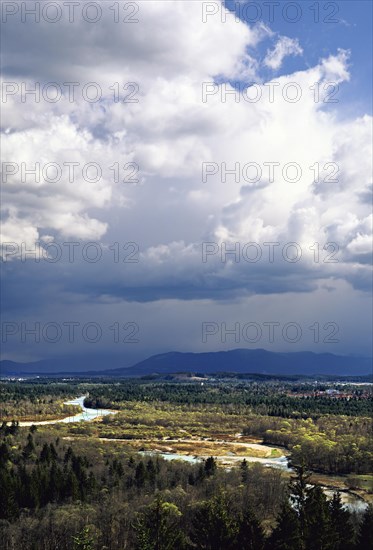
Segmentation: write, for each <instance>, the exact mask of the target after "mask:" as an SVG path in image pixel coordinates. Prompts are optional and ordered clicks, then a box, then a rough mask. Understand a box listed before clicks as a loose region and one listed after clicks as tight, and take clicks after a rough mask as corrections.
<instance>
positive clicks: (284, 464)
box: [19, 395, 368, 511]
mask: <svg viewBox="0 0 373 550" xmlns="http://www.w3.org/2000/svg"><path fill="white" fill-rule="evenodd" d="M85 398H86V395H81V396H80V397H77V398H76V399H72V400H71V401H67V402H66V403H64V405H78V406H79V407H80V408H81V409H82V412H81V413H79V414H76V415H72V416H67V417H65V418H61V419H57V420H41V421H35V422H30V421H28V422H20V423H19V425H20V426H32V425H33V424H34V425H36V426H37V425H46V424H57V423H60V422H62V423H65V424H66V423H73V422H82V421H85V422H89V421H92V420H96V419H98V418H101V417H103V416H106V415H108V414H116V413H117V411H113V410H110V409H89V408H87V407H85V406H84V399H85ZM100 439H101V440H102V441H121V440H120V439H109V438H100ZM122 441H125V442H126V443H128V440H122ZM236 444H237V443H236ZM250 445H252V446H254V447H259V448H265V445H260V444H256V443H253V444H246V446H248V447H250ZM140 454H142V455H145V456H146V455H153V456H161V457H163V458H164V459H165V460H185V461H187V462H190V463H197V462H200V461H201V460H202V459H203V458H204V457H202V456H192V455H187V454H178V453H171V452H161V451H140ZM244 458H245V459H246V460H247V462H258V463H260V464H262V465H263V466H267V467H271V468H280V469H281V470H284V471H287V472H291V471H292V470H291V468H289V466H288V461H287V457H286V456H285V455H283V456H280V457H278V458H260V457H253V456H237V457H235V456H231V455H227V456H220V457H217V460H218V462H221V463H222V464H223V465H224V466H226V467H231V466H232V463H235V462H240V461H242V460H243V459H244ZM330 479H331V481H332V480H333V476H330ZM331 485H332V483H331ZM323 489H324V492H325V494H326V495H327V496H328V497H331V496H332V493H333V491H332V490H331V489H330V487H323ZM341 498H342V502H343V503H344V504H345V506H347V507H348V508H349V509H350V510H354V511H363V510H364V509H365V508H366V507H367V506H368V504H367V503H366V502H365V501H364V500H363V499H362V498H361V497H359V496H358V495H355V494H354V493H351V492H349V491H348V490H346V491H344V490H341Z"/></svg>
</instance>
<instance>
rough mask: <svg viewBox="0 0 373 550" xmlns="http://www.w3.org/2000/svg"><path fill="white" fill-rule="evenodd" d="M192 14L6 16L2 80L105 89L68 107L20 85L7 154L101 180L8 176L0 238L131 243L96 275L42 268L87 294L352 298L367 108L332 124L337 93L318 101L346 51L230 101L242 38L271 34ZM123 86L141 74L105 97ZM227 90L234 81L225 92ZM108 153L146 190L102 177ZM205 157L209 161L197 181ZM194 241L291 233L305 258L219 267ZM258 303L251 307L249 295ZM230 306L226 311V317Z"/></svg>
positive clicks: (244, 44)
mask: <svg viewBox="0 0 373 550" xmlns="http://www.w3.org/2000/svg"><path fill="white" fill-rule="evenodd" d="M200 9H201V5H200V3H199V2H178V1H175V2H171V1H169V2H156V1H154V2H152V1H149V2H143V3H141V14H140V15H141V18H140V23H139V24H136V25H127V26H125V27H124V26H121V25H113V24H110V23H109V21H108V20H103V21H102V22H101V23H100V24H99V25H96V26H94V27H93V26H91V27H89V28H88V26H87V25H86V24H84V23H82V22H76V23H75V24H74V25H69V24H63V23H61V24H56V25H51V24H49V25H48V24H40V25H34V26H33V25H23V24H22V25H21V24H20V25H19V27H20V28H21V29H22V33H21V34H18V35H17V34H16V32H15V31H16V25H14V26H12V25H8V26H7V27H6V32H7V33H8V35H7V37H6V45H7V48H6V49H7V54H8V58H9V62H8V65H9V66H10V65H11V66H12V71H9V73H8V74H6V78H7V79H8V80H11V79H12V80H14V81H16V82H17V83H18V84H19V85H21V82H22V80H27V82H28V85H29V86H30V85H31V84H32V80H38V79H39V80H40V82H52V81H57V82H61V83H62V82H69V81H74V80H76V81H79V82H80V84H81V85H83V84H84V83H85V82H89V81H95V82H97V83H98V84H99V85H100V86H101V88H102V90H103V92H104V93H103V96H104V97H103V100H102V101H101V102H98V103H95V104H89V103H87V102H86V101H83V99H82V98H81V97H80V98H79V99H78V100H77V101H76V102H75V103H69V101H67V100H66V99H65V100H64V101H60V102H58V103H56V104H51V103H46V102H45V101H41V102H40V103H32V101H27V102H26V103H22V102H21V101H20V97H19V95H15V96H12V97H10V98H9V101H8V102H7V105H6V112H5V117H4V127H5V128H6V129H7V133H6V134H4V136H3V144H4V153H3V154H4V160H5V161H8V162H18V163H22V162H25V163H27V164H28V165H30V164H33V163H35V162H40V163H41V164H43V163H47V162H58V163H60V164H63V163H64V162H71V161H75V162H78V163H79V165H80V166H83V165H85V164H86V163H89V162H97V163H99V164H100V165H101V166H102V167H103V176H102V178H101V180H100V181H99V182H97V183H89V182H87V181H86V180H84V178H82V177H78V178H77V179H76V180H75V181H74V182H73V183H70V182H69V181H68V178H67V177H66V175H65V177H64V179H63V180H61V182H58V183H56V184H51V183H48V182H47V181H45V179H43V178H42V179H41V180H40V182H39V183H37V182H34V181H32V179H30V180H29V181H28V182H23V181H22V180H21V178H20V173H19V172H18V173H17V174H15V175H14V176H12V177H9V178H8V180H7V182H6V183H5V184H3V200H4V206H3V209H4V215H5V217H4V219H5V221H4V223H3V227H2V229H3V233H4V235H3V238H4V240H6V241H7V242H22V241H25V242H26V243H27V246H31V245H32V243H33V242H35V241H36V240H38V239H44V240H45V239H47V240H48V241H50V240H51V239H52V238H54V239H56V240H61V239H66V238H71V239H82V240H94V239H100V240H102V241H103V242H105V243H106V244H107V243H110V242H114V241H116V242H120V243H123V242H126V241H128V240H131V241H132V240H133V241H137V242H138V243H139V245H140V249H141V255H140V262H139V264H135V265H133V266H131V269H127V268H128V266H125V265H122V264H115V265H113V264H112V263H109V264H105V263H100V264H98V265H97V266H96V267H95V269H97V271H95V276H94V277H92V269H93V267H92V265H91V264H89V265H83V267H82V266H77V265H72V266H65V265H63V266H57V267H56V269H55V270H54V271H53V277H57V274H58V273H59V277H60V280H61V281H63V284H64V285H66V286H65V290H66V291H68V292H75V293H76V294H77V295H79V293H81V295H84V293H87V294H89V295H94V296H96V297H97V299H98V300H99V299H100V296H105V297H106V299H108V300H110V299H111V297H113V296H114V297H115V298H117V299H118V300H120V299H122V297H123V298H124V299H128V300H133V301H136V300H138V301H144V302H145V301H149V302H151V301H152V300H158V299H174V298H175V299H177V298H181V299H188V300H189V299H195V298H196V299H202V298H206V297H208V298H211V300H214V301H216V302H217V301H218V300H220V299H226V300H228V299H230V300H233V299H234V300H237V301H239V300H240V299H241V298H242V300H243V301H242V302H240V307H242V308H243V310H244V308H245V307H247V302H246V301H245V300H247V299H248V298H247V296H253V297H254V296H255V294H263V295H265V294H271V295H272V296H273V297H275V296H276V301H278V302H279V303H280V302H281V307H285V308H286V299H285V298H284V299H282V298H279V297H278V296H280V294H281V293H284V294H288V293H289V292H290V291H292V292H293V293H294V294H293V295H292V296H293V297H294V295H295V293H297V294H298V295H299V296H300V297H299V304H297V305H299V310H298V311H301V310H302V308H303V307H304V304H306V305H307V307H309V305H310V303H312V298H310V297H306V298H305V295H306V293H310V294H311V291H312V290H313V289H318V290H315V291H314V292H315V293H316V292H317V294H316V295H317V296H318V297H320V296H322V298H319V299H322V300H324V299H325V298H324V292H320V288H321V287H322V285H328V286H330V287H333V288H338V289H339V290H338V292H339V294H338V296H339V298H340V296H341V295H343V293H344V292H346V293H351V296H352V295H353V292H354V291H353V290H352V287H353V286H355V287H356V288H364V289H366V288H367V285H368V279H369V272H368V268H367V259H366V255H367V252H368V241H369V237H370V235H371V227H370V224H369V222H370V218H369V215H370V204H369V202H368V201H367V200H366V199H365V197H366V196H367V190H368V186H369V183H370V178H371V165H370V160H369V144H370V142H371V118H370V117H368V116H366V117H362V118H359V119H355V120H344V121H343V122H342V121H341V120H340V118H339V116H338V113H339V108H340V106H339V104H333V107H334V111H332V110H331V109H329V108H328V107H330V105H327V104H325V103H323V101H324V100H325V99H327V98H326V96H325V93H326V92H325V85H326V84H327V83H328V82H330V81H333V82H336V83H340V84H341V85H342V84H343V83H345V82H348V80H349V78H350V74H349V70H348V62H349V61H348V55H349V54H348V52H346V51H344V50H340V51H338V52H337V53H336V54H335V55H330V56H328V57H326V58H325V59H321V60H320V62H319V63H318V64H317V65H315V66H314V67H310V68H309V69H307V70H303V71H298V72H297V73H294V74H291V75H288V76H281V77H279V78H278V79H277V80H276V81H274V80H273V81H272V82H266V83H263V84H262V85H261V86H260V87H259V88H258V89H259V90H260V93H261V94H262V98H261V100H260V101H258V102H256V103H255V102H248V101H246V100H245V97H244V95H242V94H241V95H238V101H237V102H235V98H234V97H233V95H232V93H234V92H235V90H234V89H233V88H232V86H231V84H229V82H231V80H232V79H238V80H240V81H241V80H244V79H250V78H251V77H252V76H253V77H254V79H258V73H257V71H260V67H259V65H258V61H256V60H255V59H253V57H255V56H254V53H253V52H254V51H255V50H254V49H253V48H255V46H256V45H257V44H258V41H259V40H261V39H262V38H263V37H265V36H267V35H268V34H269V33H270V31H269V30H268V29H266V30H263V29H261V30H260V29H258V28H249V27H248V26H247V25H245V24H244V23H243V22H239V23H237V22H235V21H234V19H233V18H227V22H226V23H222V22H221V21H220V18H218V17H216V18H211V19H210V20H209V22H208V23H205V24H204V23H202V21H201V11H200ZM9 33H10V34H9ZM4 42H5V40H4ZM31 43H32V44H33V47H32V49H31V48H30V47H29V45H30V44H31ZM46 45H49V47H46ZM248 48H251V49H250V52H251V57H250V56H249V55H248V53H247V50H248ZM301 53H302V49H301V47H300V45H299V43H298V42H297V41H296V40H293V39H289V38H287V37H280V39H279V41H278V43H277V44H276V47H275V48H274V50H272V51H271V52H269V54H268V56H267V58H266V61H265V64H266V65H267V66H269V67H271V68H273V69H278V68H280V67H281V65H282V61H283V59H284V57H285V56H286V55H301ZM15 75H16V76H15ZM30 75H31V76H30ZM215 79H216V81H217V82H221V84H220V85H219V86H217V87H216V93H215V95H212V96H209V98H208V101H207V102H205V103H204V102H202V83H203V82H212V81H214V80H215ZM128 81H133V82H137V83H138V84H139V90H140V92H139V97H138V99H139V102H138V103H133V104H122V103H114V102H113V101H112V91H111V90H110V86H111V85H112V84H113V82H121V83H124V82H128ZM315 83H318V84H319V88H318V89H319V91H320V97H319V98H318V100H319V101H318V102H316V101H315V86H314V85H315ZM266 85H267V86H266ZM269 85H273V90H274V94H275V96H274V101H271V100H270V96H269V89H270V88H269ZM296 87H298V88H297V89H295V88H296ZM312 87H313V88H312ZM224 89H226V90H227V91H228V92H232V93H231V94H230V95H227V98H226V101H225V102H224V101H222V95H221V92H222V91H223V90H224ZM285 89H288V91H289V93H290V92H292V93H294V91H295V92H297V90H298V91H299V90H300V92H301V94H300V95H301V97H299V100H298V101H294V102H291V101H286V100H285V99H284V95H283V93H284V90H285ZM3 110H4V109H3ZM115 162H119V163H120V165H123V164H125V163H127V162H136V163H137V164H138V165H139V167H140V171H141V178H142V179H141V183H142V185H137V186H131V185H126V184H120V183H117V182H115V181H113V173H112V171H111V170H110V166H112V165H113V164H114V163H115ZM203 162H213V163H216V165H217V166H218V167H219V173H217V174H216V175H215V176H212V177H210V178H208V181H207V182H206V183H203V182H202V175H201V172H202V163H203ZM223 162H225V163H226V164H227V167H228V169H232V168H233V167H234V166H235V163H239V166H240V168H241V169H242V167H243V166H244V165H245V164H247V163H249V162H255V163H257V164H258V165H260V166H261V168H262V171H263V177H262V179H261V181H260V182H258V183H257V184H252V183H250V182H248V181H245V178H244V177H243V175H242V174H241V176H240V177H239V181H237V182H236V181H235V178H234V177H233V176H227V180H226V182H225V183H223V182H222V180H221V164H222V163H223ZM268 162H276V163H279V165H280V167H279V168H278V169H277V170H276V172H275V174H276V175H275V178H274V180H273V181H269V177H268V176H265V170H266V168H265V165H264V163H268ZM294 162H296V163H297V164H298V165H299V166H300V168H301V170H302V175H301V177H300V178H299V181H297V182H296V183H291V182H289V181H286V179H285V178H284V177H283V173H282V169H283V167H284V166H285V165H286V164H287V163H294ZM328 163H334V164H335V165H337V167H338V169H339V172H338V176H337V180H338V181H336V182H333V181H330V179H333V178H329V180H328V176H330V173H331V171H330V168H325V166H326V165H327V164H328ZM315 164H317V165H318V166H319V167H320V177H319V181H318V182H317V181H315V179H317V178H316V176H315V171H314V170H312V169H310V167H311V166H315ZM202 241H215V242H217V243H218V244H219V245H220V246H221V245H222V244H223V241H227V242H228V243H236V242H238V243H241V244H245V243H247V242H250V241H255V242H257V243H259V244H261V245H262V244H263V243H264V242H269V241H271V242H280V243H282V244H283V243H288V242H290V241H296V242H298V243H299V244H300V245H301V247H302V250H303V257H302V261H301V262H300V263H299V264H291V263H286V262H284V261H283V259H281V257H280V261H278V262H277V261H276V262H275V264H270V263H269V262H268V261H262V262H259V263H258V264H248V263H247V262H243V261H240V262H238V263H235V262H232V261H230V262H226V263H222V262H221V260H220V256H219V255H218V254H217V255H215V256H214V257H213V258H211V261H210V260H209V261H208V262H206V263H204V262H202V260H201V243H202ZM331 241H332V242H335V243H337V244H338V246H339V248H340V252H339V254H338V260H339V261H338V263H326V262H324V261H323V258H324V257H325V256H323V254H324V253H325V251H323V246H324V244H326V243H328V242H331ZM315 242H318V243H319V244H320V249H321V252H320V253H321V255H322V259H321V261H320V262H319V263H315V261H314V260H313V258H314V256H313V251H311V250H310V249H309V247H310V245H312V244H313V243H315ZM326 252H327V251H326ZM24 266H25V264H22V266H21V267H22V268H23V267H24ZM58 268H60V271H58ZM40 269H43V264H40ZM51 277H52V276H51ZM57 279H58V277H57ZM61 284H62V283H61ZM340 289H342V290H340ZM312 294H313V293H312ZM325 294H326V293H325ZM329 294H330V293H329ZM354 296H355V295H354ZM355 298H356V296H355ZM253 299H254V298H253ZM271 299H272V298H270V297H268V298H267V297H265V296H264V297H263V301H262V302H261V303H262V304H263V303H265V304H266V305H267V307H268V308H270V305H268V304H270V303H271ZM273 299H275V298H273ZM297 300H298V298H297ZM335 301H337V300H335ZM331 303H333V304H334V302H333V300H331ZM351 303H354V304H355V305H356V303H357V304H359V307H360V298H356V300H355V299H352V298H351ZM284 304H285V305H284ZM149 307H150V306H149ZM152 307H153V306H152ZM154 307H155V306H154ZM162 307H163V306H162ZM175 307H176V306H175ZM192 307H193V306H191V308H192ZM216 307H220V306H216ZM234 307H236V306H234ZM255 307H256V308H257V309H256V312H258V311H260V299H259V298H258V301H257V302H256V306H255ZM281 307H280V306H279V308H278V311H280V309H281ZM294 307H295V306H294ZM315 307H316V306H315ZM325 308H326V306H325ZM155 309H156V311H157V312H158V310H157V308H156V307H155ZM165 309H167V307H166V306H165ZM233 309H234V308H233ZM175 311H176V309H175ZM178 311H180V310H178ZM326 313H327V312H326ZM326 313H325V314H326ZM175 315H176V314H175ZM229 315H230V318H234V312H232V311H230V313H229ZM157 316H158V314H157ZM176 316H177V315H176ZM202 318H203V317H202Z"/></svg>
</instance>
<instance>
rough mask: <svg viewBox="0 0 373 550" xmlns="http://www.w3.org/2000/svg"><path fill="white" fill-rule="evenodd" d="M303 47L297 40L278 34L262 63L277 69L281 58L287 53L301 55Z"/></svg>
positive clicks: (280, 63)
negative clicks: (273, 45)
mask: <svg viewBox="0 0 373 550" xmlns="http://www.w3.org/2000/svg"><path fill="white" fill-rule="evenodd" d="M302 54H303V49H302V48H301V46H300V44H299V41H298V40H297V39H294V38H289V37H288V36H280V37H279V39H278V41H277V43H276V45H275V47H274V48H273V50H268V51H267V55H266V57H265V59H264V64H265V65H266V66H267V67H269V68H270V69H273V70H275V71H277V70H278V69H280V67H281V65H282V62H283V60H284V59H285V57H287V56H289V55H302Z"/></svg>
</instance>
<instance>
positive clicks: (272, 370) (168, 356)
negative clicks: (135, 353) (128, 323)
mask: <svg viewBox="0 0 373 550" xmlns="http://www.w3.org/2000/svg"><path fill="white" fill-rule="evenodd" d="M99 362H101V363H100V364H101V365H105V364H110V365H111V367H113V366H114V367H116V368H110V369H107V368H101V369H100V368H99ZM118 363H119V364H120V359H118V358H116V360H115V361H111V360H110V361H108V360H106V361H105V360H104V358H100V357H95V358H90V357H84V358H79V359H76V358H75V359H72V358H67V359H64V358H58V359H54V360H52V359H45V360H41V361H36V362H32V363H17V362H14V361H9V360H4V361H1V362H0V375H1V376H31V375H44V376H45V375H53V376H56V375H69V376H79V375H92V376H110V377H136V376H145V375H149V374H172V373H177V372H186V373H191V372H192V373H195V372H197V373H203V374H213V373H217V372H228V373H239V374H242V373H258V374H270V375H294V374H298V375H307V376H317V375H334V376H362V375H370V374H372V358H370V357H350V356H345V355H335V354H332V353H313V352H309V351H303V352H272V351H267V350H264V349H233V350H228V351H217V352H204V353H191V352H187V353H184V352H168V353H162V354H158V355H152V356H151V357H149V358H147V359H145V360H144V361H140V362H138V363H136V364H134V365H133V366H131V367H123V366H122V367H117V365H118Z"/></svg>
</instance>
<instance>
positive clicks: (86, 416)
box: [19, 395, 116, 426]
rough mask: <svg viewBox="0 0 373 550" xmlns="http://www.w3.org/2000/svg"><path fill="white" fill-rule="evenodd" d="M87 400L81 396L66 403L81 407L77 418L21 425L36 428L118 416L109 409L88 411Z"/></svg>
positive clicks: (67, 417) (84, 396)
mask: <svg viewBox="0 0 373 550" xmlns="http://www.w3.org/2000/svg"><path fill="white" fill-rule="evenodd" d="M85 398H86V395H81V396H80V397H77V398H76V399H72V400H71V401H66V403H64V405H79V407H81V409H82V412H81V413H79V414H76V415H75V416H66V417H65V418H60V419H59V420H40V421H36V422H20V423H19V425H20V426H32V425H33V424H34V425H35V426H42V425H45V424H57V423H60V422H63V423H65V424H66V423H70V422H80V421H82V420H84V421H89V420H94V419H95V418H100V417H101V416H106V415H107V414H116V411H111V410H108V409H87V407H85V406H84V399H85Z"/></svg>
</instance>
